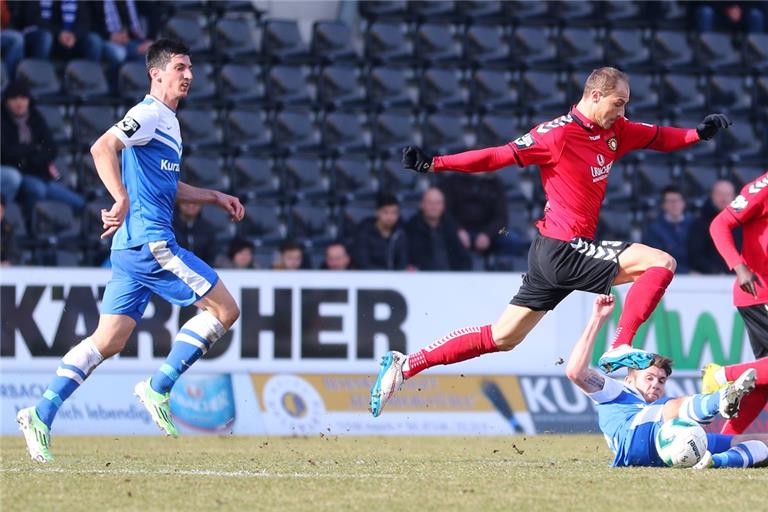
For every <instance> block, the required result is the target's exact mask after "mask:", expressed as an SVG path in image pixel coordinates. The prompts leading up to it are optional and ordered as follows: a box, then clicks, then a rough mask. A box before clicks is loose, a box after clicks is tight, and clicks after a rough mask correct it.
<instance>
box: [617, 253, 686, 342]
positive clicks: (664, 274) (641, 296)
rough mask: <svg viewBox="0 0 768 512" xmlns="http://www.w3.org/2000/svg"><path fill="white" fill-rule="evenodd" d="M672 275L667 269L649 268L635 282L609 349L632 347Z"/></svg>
mask: <svg viewBox="0 0 768 512" xmlns="http://www.w3.org/2000/svg"><path fill="white" fill-rule="evenodd" d="M673 275H674V273H673V272H672V271H671V270H669V269H668V268H664V267H651V268H649V269H647V270H646V271H645V272H643V275H641V276H640V277H639V278H638V280H637V281H635V283H634V284H633V285H632V286H631V287H630V289H629V291H628V292H627V298H626V300H625V301H624V310H623V311H622V312H621V317H619V323H618V325H617V326H616V337H615V338H614V340H613V344H612V345H611V348H616V347H618V346H620V345H632V338H634V337H635V333H636V332H637V329H638V328H639V327H640V325H641V324H642V323H643V322H645V321H646V320H648V317H649V316H651V313H653V310H654V309H656V305H657V304H658V303H659V301H660V300H661V297H662V296H663V295H664V292H665V291H666V289H667V286H669V283H670V282H671V281H672V276H673Z"/></svg>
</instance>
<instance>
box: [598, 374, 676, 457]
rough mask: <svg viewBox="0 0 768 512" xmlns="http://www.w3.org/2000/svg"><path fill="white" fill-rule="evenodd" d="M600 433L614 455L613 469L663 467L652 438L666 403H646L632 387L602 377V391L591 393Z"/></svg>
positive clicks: (660, 422) (662, 399)
mask: <svg viewBox="0 0 768 512" xmlns="http://www.w3.org/2000/svg"><path fill="white" fill-rule="evenodd" d="M589 396H590V398H591V399H592V400H593V401H594V402H595V404H596V405H597V415H598V422H599V424H600V430H601V431H602V432H603V435H605V440H606V442H607V443H608V447H609V448H610V449H611V451H612V452H613V453H614V455H615V457H614V460H613V465H614V466H663V465H664V462H663V461H662V460H661V458H659V455H658V454H657V453H656V447H655V445H654V438H655V436H656V432H657V431H658V428H659V427H660V426H661V424H662V422H663V420H662V407H663V405H664V404H665V403H666V402H667V401H668V400H669V398H667V397H663V398H660V399H659V400H656V401H655V402H653V403H648V402H646V401H645V399H643V397H642V395H641V394H640V393H639V392H638V391H637V390H636V389H635V388H634V387H632V386H629V385H627V384H625V383H623V382H619V381H618V380H616V379H611V378H610V377H605V384H604V385H603V389H601V390H600V391H596V392H594V393H591V394H590V395H589Z"/></svg>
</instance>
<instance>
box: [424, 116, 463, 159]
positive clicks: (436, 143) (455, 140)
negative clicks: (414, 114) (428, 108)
mask: <svg viewBox="0 0 768 512" xmlns="http://www.w3.org/2000/svg"><path fill="white" fill-rule="evenodd" d="M467 124H469V120H468V119H466V118H463V116H459V115H456V114H452V113H442V112H438V113H435V114H429V115H428V116H426V117H425V118H424V122H423V123H422V125H421V133H422V146H423V147H424V149H425V150H426V151H427V152H429V153H431V154H442V155H445V154H450V153H456V152H459V151H463V150H465V149H466V148H467V142H466V141H465V140H464V125H467Z"/></svg>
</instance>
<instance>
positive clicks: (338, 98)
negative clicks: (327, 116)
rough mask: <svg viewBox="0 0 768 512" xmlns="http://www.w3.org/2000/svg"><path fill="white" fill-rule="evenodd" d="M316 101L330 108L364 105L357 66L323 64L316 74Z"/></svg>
mask: <svg viewBox="0 0 768 512" xmlns="http://www.w3.org/2000/svg"><path fill="white" fill-rule="evenodd" d="M317 103H318V104H319V105H320V106H321V107H324V108H332V109H337V108H342V107H361V106H364V105H365V104H366V94H365V88H364V87H363V86H362V85H361V83H360V76H359V70H358V68H357V67H355V66H352V65H349V64H346V65H345V64H341V65H330V66H323V68H322V69H321V70H320V73H319V75H318V76H317Z"/></svg>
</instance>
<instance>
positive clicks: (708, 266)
mask: <svg viewBox="0 0 768 512" xmlns="http://www.w3.org/2000/svg"><path fill="white" fill-rule="evenodd" d="M735 197H736V189H735V187H734V186H733V183H731V182H730V181H727V180H718V181H716V182H715V184H714V185H712V190H711V191H710V194H709V199H708V200H707V202H706V204H704V206H703V207H702V208H701V210H700V211H699V215H698V217H696V219H695V220H694V221H693V224H692V225H691V231H690V235H689V237H688V263H689V266H690V269H691V272H694V273H700V274H728V273H729V272H730V270H729V269H728V266H727V265H726V264H725V262H724V261H723V258H721V257H720V254H718V252H717V249H715V244H714V242H712V237H710V236H709V225H710V224H711V223H712V219H714V218H715V216H716V215H717V214H718V213H720V211H722V210H723V208H725V207H726V206H728V205H729V204H730V203H731V201H733V200H734V198H735ZM733 238H734V240H735V241H736V245H737V247H739V248H740V247H741V229H737V230H735V231H734V232H733Z"/></svg>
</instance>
